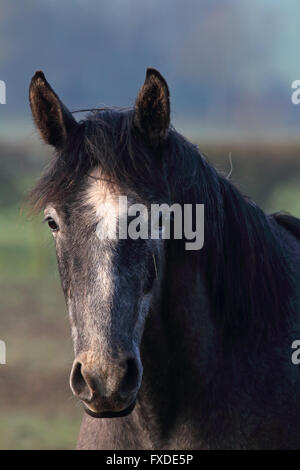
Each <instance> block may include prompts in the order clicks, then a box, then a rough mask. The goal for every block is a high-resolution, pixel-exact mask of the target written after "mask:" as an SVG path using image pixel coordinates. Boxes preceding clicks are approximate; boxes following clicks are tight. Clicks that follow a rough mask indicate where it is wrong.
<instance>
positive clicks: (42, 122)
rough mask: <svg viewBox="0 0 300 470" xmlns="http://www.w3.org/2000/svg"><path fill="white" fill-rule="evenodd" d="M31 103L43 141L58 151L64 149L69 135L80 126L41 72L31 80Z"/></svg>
mask: <svg viewBox="0 0 300 470" xmlns="http://www.w3.org/2000/svg"><path fill="white" fill-rule="evenodd" d="M29 102H30V107H31V111H32V116H33V119H34V122H35V125H36V127H37V129H38V130H39V132H40V134H41V137H42V139H43V140H44V141H45V142H46V143H47V144H50V145H52V146H53V147H55V148H56V149H58V150H60V149H62V148H63V147H64V145H65V142H66V139H67V136H68V133H69V132H70V131H71V129H73V128H74V127H75V126H77V125H78V124H77V122H76V121H75V119H74V118H73V116H72V114H71V113H70V111H69V110H68V109H67V108H66V106H65V105H64V104H63V103H62V102H61V101H60V99H59V98H58V96H57V95H56V93H55V92H54V91H53V90H52V88H51V86H50V85H49V83H48V82H47V80H46V78H45V75H44V74H43V72H41V71H37V72H36V73H35V75H34V76H33V77H32V79H31V83H30V88H29Z"/></svg>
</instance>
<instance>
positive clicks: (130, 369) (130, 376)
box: [120, 359, 139, 396]
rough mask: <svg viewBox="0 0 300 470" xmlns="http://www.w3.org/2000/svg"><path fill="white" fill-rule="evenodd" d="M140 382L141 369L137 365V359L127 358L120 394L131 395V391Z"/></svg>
mask: <svg viewBox="0 0 300 470" xmlns="http://www.w3.org/2000/svg"><path fill="white" fill-rule="evenodd" d="M138 382H139V369H138V365H137V361H136V360H135V359H128V360H127V368H126V372H125V375H124V377H123V380H122V383H121V387H120V395H121V396H122V395H123V396H124V395H129V393H130V392H133V391H134V390H136V388H137V386H138Z"/></svg>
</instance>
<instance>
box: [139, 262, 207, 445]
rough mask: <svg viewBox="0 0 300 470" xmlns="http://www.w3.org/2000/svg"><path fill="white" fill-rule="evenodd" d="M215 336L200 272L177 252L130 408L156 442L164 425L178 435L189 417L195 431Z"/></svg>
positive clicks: (153, 316)
mask: <svg viewBox="0 0 300 470" xmlns="http://www.w3.org/2000/svg"><path fill="white" fill-rule="evenodd" d="M213 336H214V335H213V327H212V324H211V321H210V311H209V305H208V300H207V296H206V293H205V291H204V282H203V279H202V278H201V273H200V272H199V270H196V269H195V271H193V269H191V263H190V260H189V258H187V257H186V256H183V257H182V258H181V259H180V257H176V262H175V260H174V263H173V264H172V265H170V266H168V268H167V272H166V280H165V284H164V287H163V292H162V296H161V302H160V304H159V306H156V307H155V308H154V309H153V310H152V311H151V312H150V315H149V318H148V321H147V323H146V328H145V332H144V336H143V341H142V362H143V368H144V373H143V382H142V387H141V390H140V392H139V399H138V404H137V407H136V410H135V412H134V413H135V415H136V416H137V419H142V420H143V426H141V427H143V429H145V426H146V427H147V428H148V429H149V435H151V436H152V439H153V438H154V440H155V439H156V442H161V440H162V439H163V436H164V432H165V431H166V430H168V432H169V434H170V436H169V437H170V439H171V438H172V434H173V436H174V435H176V436H177V437H178V436H180V435H181V433H180V428H181V427H182V426H184V423H186V422H187V421H188V422H189V423H190V432H191V433H192V434H193V431H192V423H193V421H194V422H195V421H197V418H198V416H195V409H196V410H199V412H200V413H201V410H200V408H201V406H200V407H199V403H200V402H201V401H202V402H203V401H204V397H202V396H201V390H202V384H201V377H203V375H205V374H206V370H209V364H208V363H209V361H210V358H209V351H212V350H213V346H212V341H213ZM195 404H197V406H196V407H195ZM172 430H173V433H172ZM192 434H191V435H190V437H189V438H190V439H193V436H192ZM165 438H166V436H164V439H165ZM179 444H180V443H178V445H179ZM181 444H182V445H183V443H181ZM175 445H176V444H175ZM197 445H199V443H198V444H197Z"/></svg>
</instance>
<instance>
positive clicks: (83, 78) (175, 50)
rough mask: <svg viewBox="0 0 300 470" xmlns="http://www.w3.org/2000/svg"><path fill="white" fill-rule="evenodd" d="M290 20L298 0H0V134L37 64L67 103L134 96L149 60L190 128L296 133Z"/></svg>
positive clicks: (24, 120)
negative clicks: (3, 97) (3, 89)
mask: <svg viewBox="0 0 300 470" xmlns="http://www.w3.org/2000/svg"><path fill="white" fill-rule="evenodd" d="M299 24H300V2H299V0H242V1H241V0H222V1H221V0H204V1H199V0H185V1H184V0H160V1H159V0H151V1H149V0H106V1H103V0H102V1H101V0H100V1H95V0H93V1H92V0H64V1H62V0H59V1H58V0H43V1H38V0H26V2H24V0H14V1H13V2H12V1H11V0H0V45H1V47H0V79H2V80H5V82H6V85H7V104H6V105H0V134H1V135H2V136H3V135H4V134H6V133H7V132H10V133H11V132H13V133H14V132H16V131H18V132H20V131H22V132H27V130H26V129H27V126H31V121H30V113H29V107H28V85H29V81H30V78H31V76H32V74H33V73H34V71H35V70H36V69H39V68H42V69H43V70H44V72H45V74H46V76H47V78H48V80H49V81H50V82H51V84H52V85H53V87H54V88H55V90H56V91H57V92H58V94H59V95H60V96H61V98H62V99H63V101H64V102H65V103H66V104H67V105H68V106H69V107H70V108H72V109H76V108H79V107H86V106H93V105H99V104H102V103H105V104H113V105H120V106H124V105H129V104H133V103H134V99H135V96H136V93H137V90H138V88H139V86H140V85H141V83H142V81H143V79H144V75H145V69H146V67H147V66H149V65H152V66H155V67H157V68H159V70H160V71H161V72H162V73H163V74H164V76H165V77H166V79H167V81H168V83H169V86H170V90H171V97H172V117H173V121H174V123H175V124H176V125H178V126H181V127H183V128H184V129H185V130H186V129H187V130H188V131H189V132H190V133H192V134H196V133H198V134H199V135H207V134H212V135H215V134H216V135H220V134H225V135H226V134H228V135H239V134H240V135H243V134H245V133H246V134H249V135H257V134H260V133H266V134H267V133H275V134H277V133H278V132H279V133H287V134H289V133H291V134H296V133H297V129H298V128H300V105H299V108H298V107H297V106H295V105H292V104H291V100H290V95H291V89H290V86H291V82H292V81H293V80H295V79H300V56H299V50H300V31H299V30H300V27H299Z"/></svg>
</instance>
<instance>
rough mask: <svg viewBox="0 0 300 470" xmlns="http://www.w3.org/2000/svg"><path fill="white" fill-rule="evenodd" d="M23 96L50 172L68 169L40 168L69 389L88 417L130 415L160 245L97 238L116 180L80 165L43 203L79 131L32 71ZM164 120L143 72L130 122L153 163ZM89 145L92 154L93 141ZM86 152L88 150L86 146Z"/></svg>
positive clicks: (164, 105) (164, 106)
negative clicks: (63, 310)
mask: <svg viewBox="0 0 300 470" xmlns="http://www.w3.org/2000/svg"><path fill="white" fill-rule="evenodd" d="M29 97H30V105H31V109H32V114H33V118H34V121H35V124H36V126H37V128H38V130H39V132H40V135H41V137H42V138H43V140H44V141H45V142H46V143H48V144H50V145H52V146H54V147H55V149H56V151H57V154H58V156H57V160H56V163H55V164H56V170H57V172H58V173H61V172H63V171H64V168H66V167H68V165H69V167H70V173H71V174H69V173H68V174H64V175H63V177H62V175H61V174H60V175H58V178H56V176H57V175H56V173H55V171H54V172H53V173H51V171H50V173H49V174H48V176H49V178H50V179H49V182H50V183H49V184H48V193H49V194H48V200H47V205H46V207H45V218H46V219H47V220H48V224H49V226H50V228H51V230H52V232H53V237H54V239H55V244H56V253H57V259H58V266H59V271H60V276H61V281H62V287H63V291H64V294H65V298H66V302H67V306H68V310H69V316H70V322H71V327H72V336H73V342H74V351H75V361H74V364H73V368H72V372H71V377H70V384H71V388H72V390H73V392H74V394H75V395H77V396H78V397H79V398H80V399H81V400H82V401H83V403H84V404H85V408H86V411H87V412H88V413H89V414H92V416H95V417H106V416H121V415H124V414H127V413H128V412H130V411H131V410H132V409H133V406H134V402H135V398H136V395H137V392H138V390H139V387H140V384H141V379H142V364H141V358H140V343H141V339H142V334H143V329H144V325H145V320H146V318H147V315H148V313H149V311H150V308H151V305H152V304H153V302H154V301H155V298H156V296H157V295H158V294H157V293H158V291H159V286H160V282H159V279H161V278H162V272H163V263H162V260H163V259H164V255H163V250H164V248H163V242H162V240H160V239H155V240H153V239H151V238H148V239H132V238H130V237H127V238H125V239H123V238H120V237H119V238H118V237H116V238H114V239H112V238H111V237H103V236H102V237H100V236H99V232H101V233H102V234H103V233H104V234H105V233H106V232H107V231H110V228H111V226H112V225H113V224H114V223H116V224H119V222H120V217H121V215H120V211H119V210H118V209H119V206H118V203H117V199H118V197H119V196H120V195H121V190H120V189H119V188H118V187H117V185H116V184H113V183H111V182H110V183H109V185H108V184H107V183H105V175H101V173H100V174H99V175H97V168H95V165H94V166H93V169H94V172H95V173H96V175H95V174H94V175H90V176H86V172H85V169H83V170H84V171H83V172H82V173H83V175H84V177H83V178H82V179H83V181H81V185H80V188H79V187H77V192H76V191H75V192H76V194H73V195H72V197H71V199H70V200H66V199H64V198H62V199H60V200H59V203H58V202H54V201H53V198H52V196H53V197H54V199H55V197H56V194H55V193H56V192H57V191H56V189H55V190H53V188H54V187H55V184H54V183H55V181H54V180H55V178H56V183H58V181H57V180H59V183H58V184H57V190H58V191H60V187H61V185H60V182H62V184H64V182H65V181H67V182H68V181H69V180H70V182H72V178H73V177H74V175H73V174H72V171H73V170H74V168H75V167H76V162H75V166H74V162H73V161H72V158H73V157H72V155H73V152H72V151H70V148H72V144H73V145H75V142H76V139H77V140H78V135H79V134H80V132H81V131H82V129H83V128H84V126H82V125H81V126H80V124H78V123H77V122H76V121H75V119H74V118H73V116H72V114H71V113H70V112H69V111H68V109H67V108H66V107H65V106H64V105H63V103H62V102H61V101H60V99H59V97H58V96H57V95H56V94H55V92H54V91H53V90H52V88H51V86H50V85H49V83H48V82H47V81H46V79H45V76H44V74H43V73H42V72H37V73H36V74H35V76H34V77H33V79H32V82H31V85H30V92H29ZM169 114H170V105H169V91H168V87H167V84H166V82H165V80H164V79H163V77H162V76H161V75H160V74H159V72H158V71H156V70H154V69H148V70H147V75H146V79H145V83H144V85H143V86H142V88H141V90H140V92H139V94H138V97H137V100H136V105H135V108H134V110H133V112H132V114H131V116H132V117H133V119H132V120H131V121H130V125H132V128H133V129H134V132H135V133H137V135H138V136H139V138H140V139H141V141H143V145H144V147H145V148H146V149H151V154H152V155H155V154H156V155H155V156H156V157H157V158H158V157H159V155H158V149H159V147H160V145H161V144H162V141H163V140H164V139H165V138H166V135H167V133H168V127H169ZM101 132H102V131H101ZM114 137H116V136H114ZM73 141H74V142H73ZM85 143H86V141H85ZM94 144H95V145H94V148H97V152H99V150H98V146H99V142H97V141H96V142H95V143H94ZM86 146H87V147H91V145H90V141H88V143H86ZM92 146H93V145H92ZM68 149H69V150H68ZM80 155H81V154H80ZM87 156H88V155H86V154H85V157H87ZM80 158H81V157H80ZM86 159H87V158H84V161H85V160H86ZM61 161H62V162H63V163H62V164H60V162H61ZM90 161H92V159H90ZM140 165H142V166H144V162H140ZM98 170H99V169H98ZM95 176H96V177H95ZM102 176H104V178H102ZM68 184H69V183H68ZM67 186H68V185H67ZM146 186H148V185H146ZM147 189H148V188H147ZM42 193H43V194H44V193H45V188H43V189H42ZM126 196H127V194H126ZM128 196H129V200H130V203H131V204H132V203H135V202H139V203H140V202H143V203H144V204H147V201H140V200H138V199H139V198H138V196H137V194H132V193H131V194H129V195H128ZM43 205H44V206H45V204H43Z"/></svg>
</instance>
